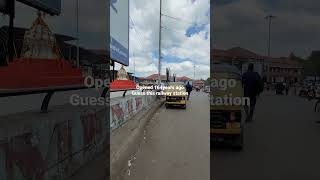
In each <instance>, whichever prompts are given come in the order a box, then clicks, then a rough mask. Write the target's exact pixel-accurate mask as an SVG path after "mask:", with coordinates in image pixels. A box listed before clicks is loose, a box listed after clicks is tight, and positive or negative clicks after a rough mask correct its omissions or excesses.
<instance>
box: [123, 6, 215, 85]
mask: <svg viewBox="0 0 320 180" xmlns="http://www.w3.org/2000/svg"><path fill="white" fill-rule="evenodd" d="M159 2H160V1H159V0H131V1H130V17H131V19H132V21H133V23H132V22H131V25H130V53H129V54H130V59H129V64H130V65H129V72H135V74H136V76H138V77H146V76H148V75H151V74H155V73H158V48H159V44H158V40H159V12H160V3H159ZM162 5H163V6H162V14H165V15H167V16H171V17H174V18H176V19H173V18H169V17H167V16H165V15H163V16H162V25H163V27H164V28H162V33H161V34H162V38H161V39H162V40H161V42H162V45H161V49H162V63H161V64H162V66H161V69H162V70H161V74H163V75H165V70H166V68H170V70H171V72H172V73H175V74H176V75H177V76H188V77H190V78H194V65H195V78H196V79H200V78H203V79H206V78H208V77H209V72H210V33H209V32H210V15H209V14H210V13H209V12H210V5H209V0H179V1H172V0H162ZM177 19H178V20H177Z"/></svg>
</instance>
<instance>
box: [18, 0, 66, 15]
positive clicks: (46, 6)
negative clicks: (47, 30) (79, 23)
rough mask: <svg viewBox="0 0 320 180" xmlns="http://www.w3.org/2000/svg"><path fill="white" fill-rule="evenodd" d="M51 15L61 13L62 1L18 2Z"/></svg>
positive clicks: (37, 0) (29, 0)
mask: <svg viewBox="0 0 320 180" xmlns="http://www.w3.org/2000/svg"><path fill="white" fill-rule="evenodd" d="M17 1H20V2H21V3H24V4H26V5H28V6H31V7H34V8H36V9H39V10H41V11H43V12H46V13H48V14H51V15H59V14H60V12H61V0H17Z"/></svg>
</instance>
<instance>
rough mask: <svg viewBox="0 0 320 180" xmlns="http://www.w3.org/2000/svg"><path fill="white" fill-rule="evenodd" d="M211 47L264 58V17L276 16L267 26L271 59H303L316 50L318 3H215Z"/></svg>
mask: <svg viewBox="0 0 320 180" xmlns="http://www.w3.org/2000/svg"><path fill="white" fill-rule="evenodd" d="M213 14H214V16H213V19H212V20H213V32H214V33H213V42H214V43H213V46H214V47H215V48H218V49H228V48H231V47H236V46H240V47H243V48H247V49H249V50H252V51H254V52H256V53H259V54H261V55H266V54H267V40H268V22H267V20H265V19H264V17H265V16H266V15H268V14H272V15H274V16H276V18H275V19H274V20H273V21H272V25H271V56H275V57H279V56H288V55H289V53H290V52H293V53H294V54H295V55H298V56H300V57H304V58H305V57H307V56H309V55H310V53H311V51H312V50H320V43H319V42H320V34H319V32H320V22H319V20H320V1H319V0H215V2H214V8H213Z"/></svg>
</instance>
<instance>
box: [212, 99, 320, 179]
mask: <svg viewBox="0 0 320 180" xmlns="http://www.w3.org/2000/svg"><path fill="white" fill-rule="evenodd" d="M313 104H314V102H311V101H308V100H306V99H302V98H299V97H295V96H280V95H279V96H276V95H271V94H265V95H263V96H262V97H261V98H260V99H259V100H258V102H257V111H256V115H255V117H254V120H253V122H251V123H249V124H246V127H245V138H244V140H245V144H244V149H243V151H242V152H236V151H232V150H229V149H227V148H215V149H213V150H212V151H211V153H210V154H211V156H210V157H211V180H234V179H239V180H251V179H252V180H285V179H290V180H302V179H306V180H319V179H320V170H319V168H320V125H319V124H316V123H315V122H316V121H317V120H319V119H320V113H314V112H312V110H313V109H312V108H313Z"/></svg>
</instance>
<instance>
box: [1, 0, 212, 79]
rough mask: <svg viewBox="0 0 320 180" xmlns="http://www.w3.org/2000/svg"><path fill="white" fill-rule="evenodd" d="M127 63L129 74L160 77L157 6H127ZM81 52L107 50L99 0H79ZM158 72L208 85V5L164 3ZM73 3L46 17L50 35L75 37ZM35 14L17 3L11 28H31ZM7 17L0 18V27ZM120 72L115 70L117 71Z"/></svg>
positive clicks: (155, 0)
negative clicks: (169, 71) (199, 81)
mask: <svg viewBox="0 0 320 180" xmlns="http://www.w3.org/2000/svg"><path fill="white" fill-rule="evenodd" d="M129 2H130V18H131V19H132V22H133V23H132V22H131V24H130V30H129V35H130V40H129V44H130V47H129V49H130V53H129V54H130V58H129V63H130V65H129V67H127V68H126V69H127V71H128V72H134V73H135V75H136V76H138V77H146V76H148V75H151V74H155V73H157V72H158V48H159V46H158V37H159V31H158V29H159V10H160V8H159V7H160V3H159V2H160V0H130V1H129ZM79 3H80V8H79V14H80V16H79V26H80V46H82V47H85V48H88V49H103V48H106V41H105V38H101V37H106V34H105V31H106V23H105V22H106V17H107V16H106V14H105V12H106V11H105V8H107V7H105V6H106V4H103V5H101V0H90V1H87V0H79ZM162 4H163V8H162V13H163V14H165V15H169V16H172V17H175V18H177V19H179V20H176V19H173V18H168V17H166V16H162V23H163V26H164V28H163V29H162V45H161V48H162V66H161V69H162V71H161V74H163V75H164V74H165V70H166V68H167V67H169V68H170V69H171V73H175V74H176V75H177V76H188V77H190V78H194V65H195V78H196V79H200V78H203V79H206V78H208V77H209V71H210V67H209V66H210V63H209V58H210V57H209V56H210V42H209V39H210V33H209V32H210V23H209V22H210V17H209V16H210V5H209V0H174V1H173V0H162ZM75 10H76V0H63V1H62V10H61V14H60V16H49V15H47V16H46V17H45V20H46V22H47V23H48V25H49V27H50V29H51V30H52V31H53V32H54V33H59V34H64V35H69V36H73V37H75V36H76V11H75ZM36 16H37V10H35V9H34V8H31V7H28V6H26V5H24V4H22V3H19V2H17V3H16V18H15V26H16V27H24V28H29V27H30V26H31V25H32V22H33V21H34V20H35V18H36ZM2 25H8V17H7V16H3V17H0V26H2ZM116 68H119V65H118V66H116Z"/></svg>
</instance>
